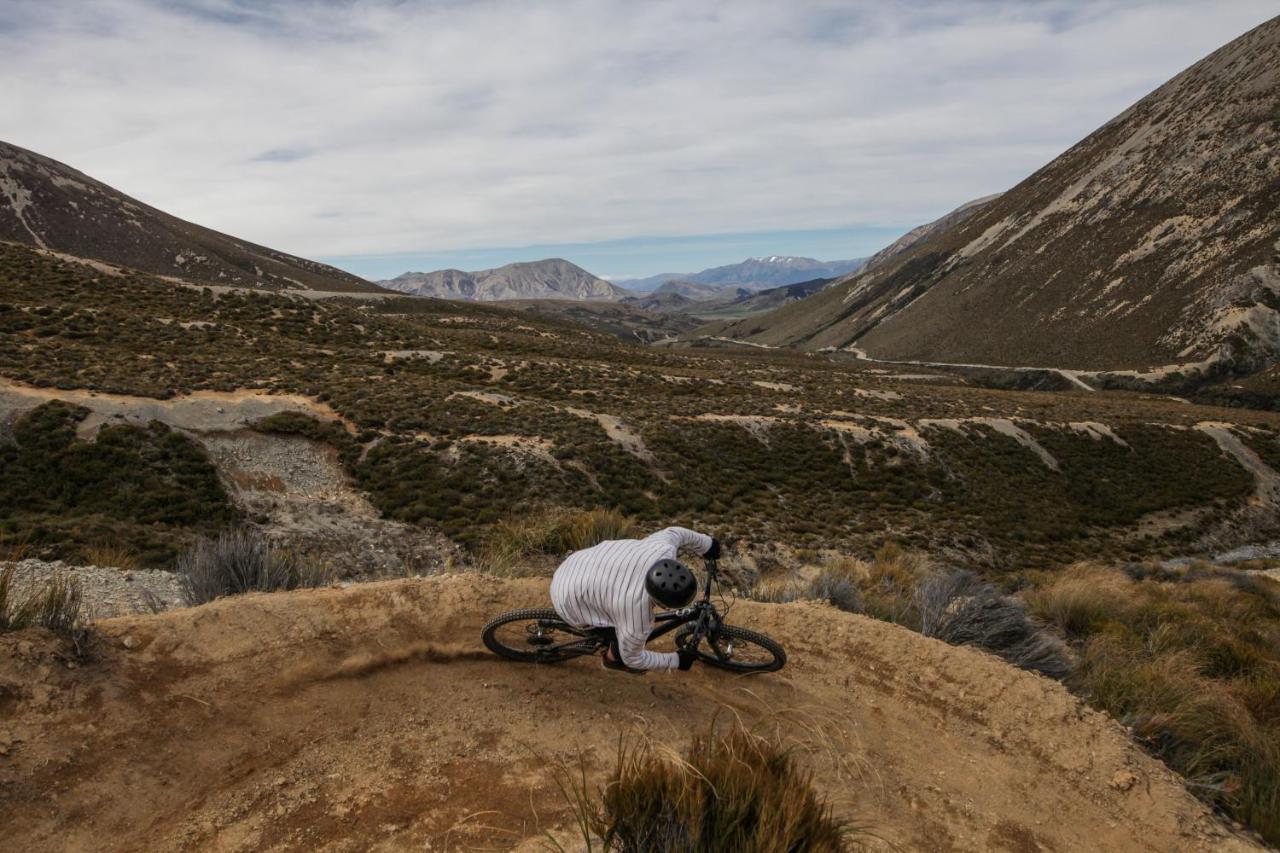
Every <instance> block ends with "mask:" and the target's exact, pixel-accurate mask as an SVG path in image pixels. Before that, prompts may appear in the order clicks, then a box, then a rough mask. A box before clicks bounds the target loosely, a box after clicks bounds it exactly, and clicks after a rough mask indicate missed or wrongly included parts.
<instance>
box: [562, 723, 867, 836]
mask: <svg viewBox="0 0 1280 853" xmlns="http://www.w3.org/2000/svg"><path fill="white" fill-rule="evenodd" d="M798 756H799V753H798V752H797V751H796V750H794V749H789V748H787V747H786V746H784V745H783V744H782V742H781V741H780V740H778V739H777V738H776V737H769V736H765V735H761V734H759V733H757V732H755V731H752V730H749V729H747V728H746V727H744V726H743V725H742V724H741V723H740V722H738V723H735V724H734V725H733V726H732V727H731V728H730V729H729V730H728V731H727V732H725V733H718V732H716V731H715V730H714V729H713V730H712V731H711V732H709V733H708V734H706V735H702V736H699V737H695V738H694V740H693V742H692V744H691V745H690V747H689V748H688V750H686V752H685V753H684V755H679V754H677V753H676V752H675V751H674V750H672V749H670V748H668V747H665V746H663V745H661V744H658V743H655V742H654V741H652V740H649V739H643V738H642V739H638V740H634V741H631V742H628V741H627V740H625V739H624V740H622V741H620V742H619V747H618V758H617V764H616V766H615V767H614V770H613V772H612V774H611V775H610V777H609V779H608V781H607V783H606V784H605V787H604V789H603V790H602V791H600V792H599V795H598V797H592V796H591V795H590V794H589V793H588V791H587V788H586V784H585V780H582V781H580V782H578V783H573V782H570V784H569V786H568V787H567V788H566V790H565V793H566V795H567V796H569V799H570V802H571V804H572V806H573V807H574V810H575V813H576V815H577V817H578V822H579V828H580V829H581V831H582V835H583V839H584V841H585V842H586V845H587V848H588V849H589V850H592V849H595V845H596V842H597V841H598V842H599V843H600V849H602V850H605V851H618V853H648V851H652V850H663V851H676V853H695V851H696V852H697V853H765V851H775V850H794V851H811V853H834V851H843V850H849V849H851V848H853V847H854V846H855V838H854V830H853V829H852V828H851V827H850V826H849V825H848V824H847V823H846V822H844V821H842V820H839V819H837V818H836V817H834V816H833V814H832V809H831V806H830V804H829V803H828V802H827V801H826V800H825V799H824V798H822V797H820V796H819V795H818V793H817V792H816V791H815V790H814V788H813V784H812V773H811V772H810V771H809V770H807V769H805V768H804V767H803V766H802V765H801V763H800V761H799V760H798Z"/></svg>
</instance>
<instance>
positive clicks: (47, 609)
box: [0, 565, 82, 637]
mask: <svg viewBox="0 0 1280 853" xmlns="http://www.w3.org/2000/svg"><path fill="white" fill-rule="evenodd" d="M15 573H16V566H14V565H8V566H6V567H5V568H4V570H3V571H0V633H4V632H6V631H20V630H22V629H23V628H46V629H48V630H50V631H53V632H54V633H55V634H59V635H62V636H64V637H70V636H73V635H74V634H75V632H76V629H77V627H78V625H79V624H80V617H81V607H82V601H81V597H80V585H79V583H77V582H76V581H75V580H73V579H68V578H67V577H65V576H63V575H61V574H55V575H53V576H52V577H50V578H49V579H48V580H46V581H44V582H43V583H39V584H36V585H35V586H34V588H32V589H30V590H28V591H27V593H26V594H25V595H22V596H19V595H18V594H17V591H16V589H15V588H14V587H15V584H14V575H15Z"/></svg>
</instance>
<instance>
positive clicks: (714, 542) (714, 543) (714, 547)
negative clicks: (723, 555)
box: [702, 537, 720, 560]
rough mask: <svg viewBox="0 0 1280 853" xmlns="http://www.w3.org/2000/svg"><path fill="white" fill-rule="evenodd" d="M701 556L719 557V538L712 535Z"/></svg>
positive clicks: (711, 558)
mask: <svg viewBox="0 0 1280 853" xmlns="http://www.w3.org/2000/svg"><path fill="white" fill-rule="evenodd" d="M702 556H703V557H705V558H706V559H708V560H718V559H720V540H719V539H716V538H715V537H712V539H711V547H710V548H708V549H707V553H705V554H703V555H702Z"/></svg>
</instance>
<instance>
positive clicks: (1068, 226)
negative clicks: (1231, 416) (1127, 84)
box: [712, 18, 1280, 376]
mask: <svg viewBox="0 0 1280 853" xmlns="http://www.w3.org/2000/svg"><path fill="white" fill-rule="evenodd" d="M1278 151H1280V18H1275V19H1272V20H1270V21H1268V22H1266V23H1264V24H1263V25H1261V26H1259V27H1257V28H1256V29H1254V30H1252V31H1250V32H1248V33H1246V34H1245V35H1243V36H1241V37H1240V38H1238V39H1236V40H1235V41H1232V42H1231V43H1230V44H1228V45H1226V46H1225V47H1223V48H1221V49H1219V50H1217V51H1215V52H1214V53H1213V54H1211V55H1210V56H1208V57H1207V58H1205V59H1204V60H1202V61H1200V62H1198V63H1196V64H1195V65H1193V66H1192V67H1191V68H1189V69H1187V70H1186V71H1184V72H1182V73H1181V74H1179V75H1178V76H1176V77H1174V78H1173V79H1172V80H1170V81H1169V82H1167V83H1165V84H1164V85H1163V86H1161V87H1160V88H1158V89H1157V90H1156V91H1154V92H1152V93H1151V94H1150V95H1148V96H1147V97H1145V98H1143V99H1142V100H1141V101H1139V102H1138V103H1137V104H1135V105H1134V106H1133V107H1131V108H1130V109H1128V110H1126V111H1125V112H1124V113H1122V114H1121V115H1120V116H1118V117H1117V118H1115V119H1113V120H1112V121H1110V122H1108V123H1107V124H1106V125H1104V126H1103V127H1101V128H1100V129H1098V130H1097V131H1095V132H1094V133H1093V134H1091V135H1090V136H1089V137H1088V138H1086V139H1085V140H1083V141H1082V142H1080V143H1078V144H1077V145H1075V146H1074V147H1072V148H1071V149H1070V150H1068V151H1067V152H1066V153H1064V154H1063V155H1062V156H1060V157H1058V158H1057V159H1056V160H1054V161H1053V162H1051V163H1049V164H1048V165H1047V166H1045V167H1044V168H1042V169H1040V170H1039V171H1038V172H1036V173H1035V174H1033V175H1031V176H1030V177H1029V178H1027V179H1026V180H1024V181H1023V182H1022V183H1020V184H1019V185H1018V186H1016V187H1014V188H1013V189H1011V190H1009V191H1008V192H1007V193H1005V194H1004V195H1002V196H1000V197H999V198H997V199H994V200H992V201H990V202H988V203H986V204H984V205H982V206H981V207H980V208H979V209H978V210H977V211H976V212H973V213H972V214H971V215H970V216H968V217H967V218H964V219H962V220H961V221H960V222H958V223H953V224H951V225H950V226H949V227H943V228H940V229H938V230H936V232H935V233H932V234H930V235H928V236H927V237H926V238H925V239H922V240H920V241H919V242H917V243H915V244H914V245H912V246H910V247H909V248H908V249H907V250H906V251H905V252H903V253H902V254H900V255H898V256H897V257H895V258H893V259H892V260H891V261H889V262H885V263H881V264H878V265H874V266H872V268H870V269H868V270H867V271H866V272H864V273H861V274H858V275H854V276H852V277H850V278H848V279H846V280H845V281H843V282H840V283H838V284H837V285H836V286H834V287H833V288H831V289H830V290H828V291H826V292H824V293H820V294H818V295H817V296H815V297H813V298H812V299H811V300H807V301H805V302H803V303H798V304H796V305H791V306H787V307H784V308H782V309H780V310H779V311H776V312H773V313H771V314H768V315H765V316H762V317H753V318H751V319H750V320H747V321H742V322H739V323H737V324H732V325H731V326H729V327H721V328H718V329H714V330H712V332H713V333H714V334H717V335H723V336H732V337H737V338H741V339H744V340H749V341H752V342H756V343H765V344H772V345H787V346H796V347H802V348H805V349H818V348H823V347H848V346H850V345H856V346H857V347H858V348H861V349H864V350H865V351H866V352H868V353H869V354H870V355H872V356H875V357H880V358H888V359H918V360H937V361H948V362H980V363H989V364H1002V365H1053V366H1057V367H1073V368H1084V369H1102V370H1107V369H1120V368H1147V367H1152V366H1155V365H1174V364H1179V365H1181V368H1180V369H1181V370H1183V371H1184V372H1186V373H1195V374H1199V375H1201V376H1203V375H1208V374H1212V373H1215V372H1217V373H1225V372H1237V373H1240V372H1248V371H1250V370H1254V369H1258V368H1261V367H1265V366H1266V365H1267V364H1269V363H1272V362H1274V361H1276V359H1277V358H1280V310H1278V309H1280V179H1278V178H1277V174H1278V173H1280V157H1278V156H1277V152H1278ZM1173 369H1175V368H1166V369H1165V370H1164V371H1160V372H1158V375H1164V374H1167V373H1170V372H1171V371H1172V370H1173Z"/></svg>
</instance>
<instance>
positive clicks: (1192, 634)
mask: <svg viewBox="0 0 1280 853" xmlns="http://www.w3.org/2000/svg"><path fill="white" fill-rule="evenodd" d="M1027 598H1028V601H1029V602H1030V604H1031V606H1032V608H1033V609H1034V610H1035V611H1036V612H1037V613H1039V614H1040V615H1041V616H1043V617H1044V618H1045V619H1046V620H1048V621H1051V622H1054V623H1055V624H1057V625H1059V626H1060V627H1062V629H1063V631H1064V632H1066V633H1068V634H1069V635H1070V636H1072V637H1074V642H1075V644H1076V646H1077V648H1078V649H1079V652H1080V663H1079V666H1078V667H1077V669H1076V670H1075V672H1074V673H1073V674H1072V676H1071V677H1070V678H1069V679H1068V684H1069V685H1070V686H1071V687H1072V688H1073V689H1074V690H1076V691H1077V692H1079V693H1081V694H1082V695H1084V696H1085V697H1087V698H1088V699H1089V700H1090V701H1091V702H1092V703H1093V704H1094V705H1096V706H1097V707H1099V708H1102V709H1103V710H1105V711H1107V712H1108V713H1109V714H1111V715H1112V716H1113V717H1115V718H1117V719H1119V720H1121V721H1123V722H1124V723H1125V724H1126V725H1128V726H1129V727H1130V728H1131V729H1132V730H1133V732H1134V734H1135V735H1136V736H1137V737H1138V738H1139V739H1141V740H1142V741H1143V742H1144V743H1145V744H1146V745H1147V746H1148V747H1149V748H1150V749H1151V751H1152V752H1154V753H1155V754H1156V755H1158V756H1160V757H1161V758H1162V759H1163V760H1164V761H1165V762H1166V763H1168V764H1169V765H1170V766H1171V767H1173V768H1174V769H1175V770H1177V771H1178V772H1180V773H1182V774H1183V775H1184V776H1186V777H1187V779H1188V782H1189V784H1190V786H1191V788H1192V789H1193V790H1194V791H1196V792H1197V793H1198V794H1200V795H1201V796H1202V797H1203V798H1204V799H1206V800H1208V801H1209V802H1211V803H1213V804H1214V805H1216V806H1218V807H1221V808H1223V809H1225V810H1226V811H1228V812H1229V813H1231V814H1232V815H1233V816H1235V817H1236V818H1238V819H1239V820H1241V821H1243V822H1245V823H1247V824H1248V825H1249V826H1251V827H1253V828H1254V829H1255V830H1257V831H1258V832H1259V833H1261V834H1262V835H1263V837H1264V838H1266V839H1267V840H1268V841H1270V842H1271V843H1273V844H1274V843H1276V842H1280V584H1276V583H1274V582H1272V581H1269V580H1266V579H1264V578H1260V577H1258V576H1254V575H1245V574H1242V573H1240V572H1237V571H1235V570H1231V569H1222V568H1215V567H1208V566H1192V567H1189V568H1185V569H1169V568H1165V567H1156V566H1145V567H1144V566H1130V567H1125V569H1124V570H1114V569H1107V568H1103V567H1100V566H1092V565H1080V566H1075V567H1073V568H1072V569H1070V570H1069V571H1068V572H1066V573H1065V574H1063V575H1061V576H1059V577H1058V578H1056V579H1053V580H1052V581H1050V583H1049V584H1048V585H1047V586H1045V587H1044V588H1042V589H1039V590H1037V591H1035V592H1033V593H1030V594H1029V595H1028V596H1027Z"/></svg>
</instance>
